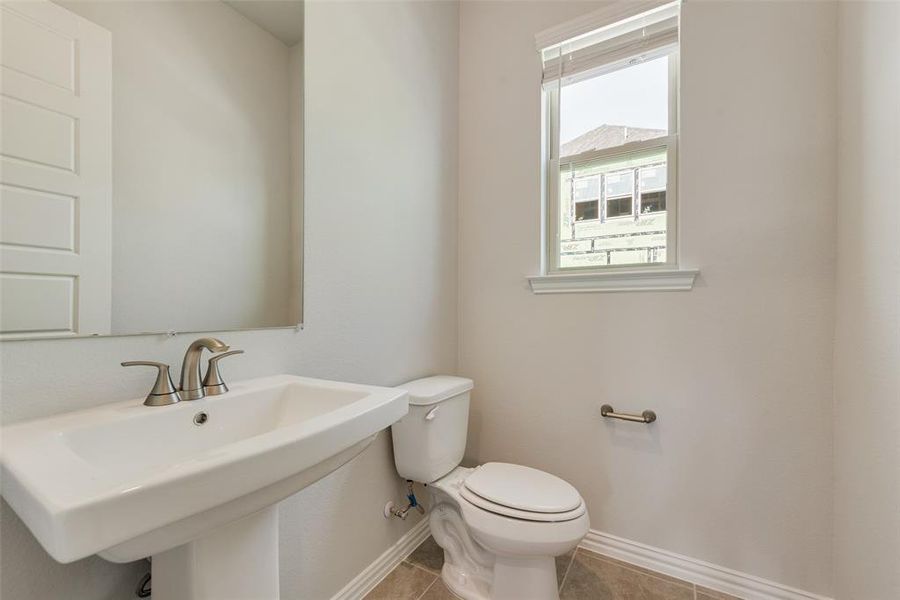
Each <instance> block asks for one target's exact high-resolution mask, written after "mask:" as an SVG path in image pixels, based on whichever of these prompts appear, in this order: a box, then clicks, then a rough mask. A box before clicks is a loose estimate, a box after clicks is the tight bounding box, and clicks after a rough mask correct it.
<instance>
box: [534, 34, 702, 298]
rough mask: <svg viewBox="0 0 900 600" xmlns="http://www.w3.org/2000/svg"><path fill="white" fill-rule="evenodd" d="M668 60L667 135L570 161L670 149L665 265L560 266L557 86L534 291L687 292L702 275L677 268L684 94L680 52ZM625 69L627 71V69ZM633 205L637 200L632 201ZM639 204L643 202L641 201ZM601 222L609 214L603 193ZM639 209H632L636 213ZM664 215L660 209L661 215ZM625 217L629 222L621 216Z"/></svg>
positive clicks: (545, 152) (548, 94) (547, 108)
mask: <svg viewBox="0 0 900 600" xmlns="http://www.w3.org/2000/svg"><path fill="white" fill-rule="evenodd" d="M666 56H668V57H669V61H668V62H669V86H668V88H669V97H668V105H669V111H668V113H669V114H668V121H669V127H668V129H669V135H667V136H664V137H660V138H656V139H653V140H645V141H638V142H629V143H626V144H623V145H621V146H617V147H614V148H605V149H603V150H596V151H590V152H584V153H581V154H578V155H575V156H573V157H569V158H568V160H567V161H566V164H575V165H577V164H583V163H596V162H597V161H601V160H604V159H610V160H613V159H615V158H617V157H621V156H635V155H638V156H639V155H640V154H642V153H650V152H658V151H659V150H660V149H663V148H664V149H665V151H666V210H665V213H666V262H664V263H635V264H628V265H603V266H586V267H566V268H562V267H560V266H559V263H560V241H561V240H560V235H559V232H560V222H559V219H560V212H559V209H560V206H559V203H560V157H559V156H558V153H559V147H560V144H559V93H560V92H559V86H558V85H550V86H546V87H542V90H541V96H542V97H541V106H542V111H541V112H542V115H541V117H542V138H543V144H542V155H541V163H542V170H541V173H542V176H541V183H542V202H541V217H542V223H543V226H542V232H541V246H542V251H541V275H539V276H535V277H529V281H530V283H531V288H532V291H533V292H534V293H536V294H541V293H568V292H600V291H639V290H689V289H691V288H692V287H693V282H694V278H695V277H696V275H697V274H698V272H699V271H697V270H696V269H683V268H680V267H679V252H678V237H679V236H678V232H679V228H678V132H679V123H678V121H679V118H678V112H679V109H678V101H679V97H680V94H679V90H680V77H679V72H680V69H679V63H680V61H679V48H677V47H676V48H674V49H673V50H671V51H670V52H668V53H667V54H666ZM624 68H627V67H624ZM633 202H634V201H633ZM638 203H639V199H638ZM600 204H601V218H602V215H603V213H604V212H605V206H604V199H603V194H602V193H601V201H600ZM635 209H636V207H634V206H632V212H634V210H635ZM660 212H662V211H660ZM622 218H627V216H623V217H622Z"/></svg>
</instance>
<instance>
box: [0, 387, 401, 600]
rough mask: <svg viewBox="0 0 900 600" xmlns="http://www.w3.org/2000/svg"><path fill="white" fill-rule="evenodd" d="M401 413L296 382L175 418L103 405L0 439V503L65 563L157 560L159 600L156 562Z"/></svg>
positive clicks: (301, 479)
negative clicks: (98, 557)
mask: <svg viewBox="0 0 900 600" xmlns="http://www.w3.org/2000/svg"><path fill="white" fill-rule="evenodd" d="M406 412H407V399H406V393H405V392H404V391H402V390H396V389H392V388H383V387H375V386H366V385H356V384H350V383H339V382H334V381H323V380H318V379H309V378H306V377H297V376H291V375H278V376H274V377H265V378H261V379H254V380H248V381H243V382H239V383H235V384H233V385H232V386H231V391H230V392H228V393H227V394H224V395H221V396H213V397H207V398H203V399H200V400H194V401H182V402H180V403H178V404H175V405H171V406H157V407H148V406H144V405H143V404H142V400H131V401H127V402H117V403H113V404H107V405H104V406H99V407H96V408H92V409H88V410H83V411H78V412H72V413H66V414H62V415H58V416H54V417H50V418H46V419H39V420H35V421H29V422H24V423H20V424H16V425H12V426H10V427H5V428H3V429H2V454H0V466H2V473H0V475H2V482H3V483H2V494H3V497H4V498H5V499H6V500H7V502H8V503H9V504H10V505H11V506H12V507H13V509H15V511H16V513H18V515H19V516H20V517H21V518H22V520H23V521H24V522H25V524H26V525H27V526H28V528H29V529H30V530H31V532H32V533H33V534H34V535H35V537H36V538H37V539H38V540H39V541H40V543H41V544H42V545H43V547H44V548H45V549H46V550H47V552H48V553H49V554H50V555H51V556H53V558H55V559H56V560H58V561H60V562H71V561H74V560H78V559H80V558H84V557H86V556H89V555H91V554H95V553H99V554H100V555H101V556H103V557H104V558H107V559H108V560H112V561H116V562H125V561H132V560H136V559H139V558H142V557H145V556H148V555H154V598H157V597H158V594H157V588H158V585H161V582H159V581H158V578H157V577H156V563H157V559H156V556H155V555H158V554H161V553H166V552H167V551H169V550H172V549H176V548H178V547H180V546H184V545H185V544H188V543H191V542H193V541H195V540H198V539H200V538H203V537H204V536H208V535H214V534H215V533H217V532H218V530H219V529H220V528H223V526H224V528H225V529H227V528H228V527H230V526H231V525H230V524H232V523H234V522H236V521H237V520H239V519H242V518H243V517H247V516H248V515H251V514H254V513H258V512H259V511H262V510H263V509H266V508H267V507H271V506H273V505H274V504H275V503H277V502H278V501H280V500H282V499H284V498H285V497H287V496H289V495H291V494H293V493H295V492H297V491H299V490H301V489H302V488H304V487H305V486H307V485H309V484H310V483H312V482H314V481H316V480H317V479H319V478H321V477H323V476H324V475H327V474H328V473H330V472H331V471H333V470H334V469H336V468H338V467H339V466H341V465H342V464H344V463H345V462H347V461H348V460H350V459H351V458H353V457H354V456H355V455H356V454H358V453H359V452H361V451H362V450H363V449H364V448H365V447H366V446H367V445H368V444H370V443H371V442H372V440H373V439H374V437H375V435H376V434H377V433H378V432H379V431H381V430H382V429H384V428H386V427H388V426H390V425H391V424H393V423H394V422H396V421H397V420H399V419H400V418H401V417H402V416H403V415H405V414H406ZM199 413H205V415H206V422H205V423H203V424H202V425H198V424H195V420H198V421H199V420H202V417H198V415H199ZM195 417H196V419H195ZM273 514H275V513H274V511H273ZM275 523H276V526H277V517H276V521H275ZM276 531H277V528H276ZM270 542H271V540H270ZM274 542H275V546H276V547H275V549H274V551H275V552H276V554H275V557H276V563H277V534H276V537H275V539H274ZM267 543H268V542H267ZM216 545H218V546H220V547H221V545H222V542H221V540H220V541H219V543H217V544H216ZM270 550H271V548H270ZM191 551H192V552H194V553H196V551H197V549H196V548H193V549H191ZM220 551H221V548H220V549H219V550H216V552H219V553H220ZM173 552H174V550H173ZM219 558H220V557H217V558H216V560H219ZM161 562H165V561H161ZM218 566H219V567H222V565H221V564H219V565H218ZM276 568H277V564H276ZM276 579H277V571H276ZM276 586H277V581H276ZM160 589H162V588H161V587H160ZM235 589H237V588H234V587H232V588H231V591H232V592H233V591H234V590H235ZM173 593H177V594H180V593H181V592H173ZM248 593H250V592H248ZM160 597H162V595H160ZM185 597H187V596H185ZM190 597H206V596H204V595H203V594H201V595H199V596H198V595H196V594H193V595H191V596H190ZM274 597H277V590H276V595H275V596H274Z"/></svg>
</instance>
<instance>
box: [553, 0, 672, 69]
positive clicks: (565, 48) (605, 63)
mask: <svg viewBox="0 0 900 600" xmlns="http://www.w3.org/2000/svg"><path fill="white" fill-rule="evenodd" d="M678 9H679V3H678V2H674V3H669V4H665V5H662V6H660V7H657V8H654V9H652V10H649V11H646V12H643V13H640V14H637V15H633V16H631V17H628V18H626V19H624V20H619V21H617V22H615V23H610V24H608V25H605V26H601V27H599V28H596V29H594V30H592V31H589V32H587V33H584V34H581V35H579V36H577V37H574V38H570V39H568V40H565V41H563V42H560V43H557V44H553V45H551V46H548V47H546V48H542V49H541V57H542V60H543V77H542V81H543V84H544V85H547V84H550V83H554V84H555V83H559V80H560V79H561V80H562V81H561V83H563V84H568V83H573V82H575V81H579V80H581V79H585V78H588V77H595V76H597V75H601V74H603V73H604V72H609V71H614V70H616V69H619V68H622V67H623V66H626V65H628V64H632V63H633V62H634V61H636V60H650V59H653V58H656V57H657V56H661V55H663V54H666V53H668V52H670V51H671V50H672V48H674V47H675V46H676V45H677V43H678Z"/></svg>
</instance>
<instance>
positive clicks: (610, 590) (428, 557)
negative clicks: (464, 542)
mask: <svg viewBox="0 0 900 600" xmlns="http://www.w3.org/2000/svg"><path fill="white" fill-rule="evenodd" d="M443 564H444V551H443V550H441V548H440V547H439V546H438V545H437V544H436V543H435V542H434V539H433V538H431V537H429V538H428V539H426V540H425V541H424V542H422V544H421V545H419V547H418V548H416V549H415V550H413V552H412V554H410V555H409V556H408V557H407V558H406V560H404V561H403V562H401V563H400V564H399V565H397V567H396V568H395V569H394V570H393V571H391V572H390V573H389V574H388V575H387V577H385V578H384V579H383V580H382V581H381V583H379V584H378V585H377V586H375V589H373V590H372V591H371V592H369V593H368V595H366V597H365V600H456V596H454V595H453V593H452V592H450V590H449V589H447V586H445V585H444V582H443V581H441V577H440V574H441V566H443ZM556 576H557V579H558V580H559V588H560V591H559V595H560V598H561V600H740V599H738V598H735V597H734V596H729V595H728V594H723V593H721V592H715V591H713V590H708V589H706V588H703V587H700V586H696V585H694V584H692V583H688V582H686V581H681V580H680V579H675V578H674V577H669V576H667V575H662V574H660V573H655V572H653V571H649V570H647V569H642V568H641V567H636V566H634V565H630V564H627V563H623V562H620V561H618V560H615V559H612V558H608V557H606V556H601V555H599V554H594V553H593V552H588V551H587V550H582V549H580V548H579V549H578V550H576V551H573V552H570V553H569V554H566V555H564V556H560V557H557V559H556Z"/></svg>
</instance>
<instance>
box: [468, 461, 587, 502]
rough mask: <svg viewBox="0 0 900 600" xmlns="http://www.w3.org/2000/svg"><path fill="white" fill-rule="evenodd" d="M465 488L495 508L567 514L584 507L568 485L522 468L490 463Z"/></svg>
mask: <svg viewBox="0 0 900 600" xmlns="http://www.w3.org/2000/svg"><path fill="white" fill-rule="evenodd" d="M463 485H464V487H465V488H466V489H467V490H468V491H470V492H472V493H474V494H475V495H477V496H479V497H481V498H483V499H484V500H487V501H488V502H491V503H493V504H494V505H497V506H500V507H507V508H512V509H515V510H518V511H524V512H527V513H567V512H570V511H575V510H577V509H578V508H579V507H581V506H582V505H583V501H582V499H581V495H580V494H579V493H578V490H576V489H575V488H574V487H572V486H571V485H570V484H569V483H568V482H566V481H563V480H562V479H560V478H559V477H556V476H555V475H551V474H550V473H545V472H544V471H539V470H537V469H532V468H531V467H523V466H522V465H511V464H508V463H486V464H484V465H482V466H480V467H479V468H477V469H475V471H474V472H473V473H472V474H471V475H469V476H468V477H466V480H465V482H464V484H463Z"/></svg>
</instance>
